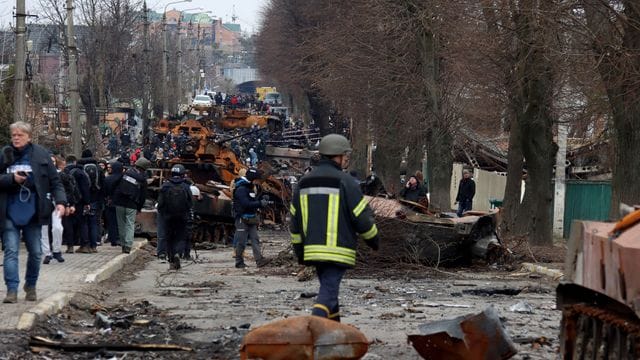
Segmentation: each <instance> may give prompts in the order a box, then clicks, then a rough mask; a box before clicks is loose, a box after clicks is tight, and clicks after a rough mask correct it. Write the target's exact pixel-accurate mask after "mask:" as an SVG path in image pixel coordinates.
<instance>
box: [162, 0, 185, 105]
mask: <svg viewBox="0 0 640 360" xmlns="http://www.w3.org/2000/svg"><path fill="white" fill-rule="evenodd" d="M191 1H192V0H179V1H173V2H170V3H167V5H165V6H164V12H163V13H162V114H160V116H163V115H164V112H165V111H166V112H167V113H169V90H168V89H167V83H168V82H169V81H168V80H167V61H168V60H169V50H168V49H167V6H169V5H172V4H179V3H183V2H191Z"/></svg>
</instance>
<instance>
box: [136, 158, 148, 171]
mask: <svg viewBox="0 0 640 360" xmlns="http://www.w3.org/2000/svg"><path fill="white" fill-rule="evenodd" d="M135 165H136V167H139V168H140V169H142V170H144V171H147V169H148V168H150V167H151V161H149V160H147V159H145V158H144V157H141V158H140V159H138V160H137V161H136V164H135Z"/></svg>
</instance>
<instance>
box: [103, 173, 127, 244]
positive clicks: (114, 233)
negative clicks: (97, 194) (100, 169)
mask: <svg viewBox="0 0 640 360" xmlns="http://www.w3.org/2000/svg"><path fill="white" fill-rule="evenodd" d="M122 171H123V166H122V163H121V162H120V161H117V160H116V161H112V162H110V163H109V164H107V172H108V173H109V175H108V176H107V177H105V179H104V195H105V220H106V222H107V239H108V240H109V242H110V243H111V246H120V236H119V234H118V220H116V219H117V217H116V207H115V205H114V204H113V196H114V193H115V190H116V185H118V182H119V181H120V179H121V178H122Z"/></svg>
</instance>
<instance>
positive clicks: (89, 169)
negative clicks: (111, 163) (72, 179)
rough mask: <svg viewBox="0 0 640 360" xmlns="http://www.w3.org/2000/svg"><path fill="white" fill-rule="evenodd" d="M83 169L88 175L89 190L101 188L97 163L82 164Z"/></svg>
mask: <svg viewBox="0 0 640 360" xmlns="http://www.w3.org/2000/svg"><path fill="white" fill-rule="evenodd" d="M83 169H84V172H86V173H87V175H88V176H89V184H90V188H91V190H94V191H95V190H100V189H101V188H102V184H101V183H100V168H98V165H96V164H94V163H88V164H85V165H84V167H83Z"/></svg>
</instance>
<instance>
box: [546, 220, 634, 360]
mask: <svg viewBox="0 0 640 360" xmlns="http://www.w3.org/2000/svg"><path fill="white" fill-rule="evenodd" d="M568 245H569V246H568V252H567V259H566V263H565V279H564V280H563V281H562V283H561V284H560V285H558V288H557V306H558V309H559V310H561V311H562V324H561V333H560V351H561V357H562V358H563V359H639V358H640V276H638V275H637V274H638V272H639V271H640V261H638V259H640V210H638V207H636V209H635V210H634V211H632V212H631V213H629V214H628V215H626V216H625V217H624V218H623V219H622V220H621V221H619V222H618V223H607V222H595V221H574V223H573V224H572V227H571V235H570V238H569V244H568Z"/></svg>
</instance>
